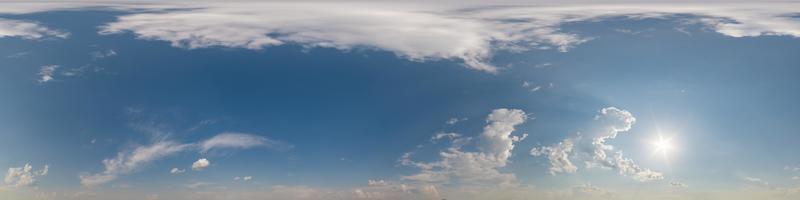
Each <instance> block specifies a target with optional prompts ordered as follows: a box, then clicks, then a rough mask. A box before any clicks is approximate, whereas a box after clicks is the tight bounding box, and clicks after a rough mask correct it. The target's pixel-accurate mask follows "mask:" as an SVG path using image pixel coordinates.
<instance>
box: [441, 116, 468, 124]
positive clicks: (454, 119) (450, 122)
mask: <svg viewBox="0 0 800 200" xmlns="http://www.w3.org/2000/svg"><path fill="white" fill-rule="evenodd" d="M460 121H467V118H466V117H465V118H460V119H459V118H457V117H453V118H450V119H448V120H447V122H446V123H447V124H448V125H453V124H456V123H458V122H460Z"/></svg>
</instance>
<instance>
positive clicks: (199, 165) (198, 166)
mask: <svg viewBox="0 0 800 200" xmlns="http://www.w3.org/2000/svg"><path fill="white" fill-rule="evenodd" d="M209 165H211V162H209V161H208V159H205V158H201V159H199V160H197V161H194V163H192V170H195V171H200V170H203V169H205V168H207V167H208V166H209Z"/></svg>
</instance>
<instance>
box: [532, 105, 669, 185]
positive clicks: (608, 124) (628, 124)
mask: <svg viewBox="0 0 800 200" xmlns="http://www.w3.org/2000/svg"><path fill="white" fill-rule="evenodd" d="M594 122H595V123H597V127H596V128H595V129H593V130H592V131H589V132H588V133H589V134H587V135H583V134H581V133H579V134H578V135H577V136H571V137H567V138H566V139H564V140H563V141H562V142H560V143H558V144H555V145H552V146H543V147H535V148H533V149H532V150H531V155H533V156H544V155H547V158H548V160H549V161H550V173H551V174H553V175H555V174H557V173H574V172H576V171H577V169H578V168H577V167H576V166H575V165H573V164H572V161H571V160H570V156H571V155H588V156H579V157H578V159H581V160H583V162H584V163H586V167H587V168H593V167H598V168H603V169H615V170H617V171H618V172H619V174H621V175H624V176H630V177H631V178H633V179H634V180H637V181H641V182H646V181H655V180H662V179H664V176H663V174H662V173H661V172H656V171H653V170H650V169H647V168H642V167H640V166H639V165H637V164H636V163H635V162H634V161H633V160H632V159H630V158H625V157H623V156H622V151H621V150H617V151H615V152H613V153H614V154H613V156H608V152H611V151H612V150H614V149H615V148H614V146H612V145H609V144H606V142H607V140H610V139H614V138H616V137H617V135H618V134H620V133H624V132H627V131H628V130H630V129H631V128H632V126H633V124H634V123H635V122H636V118H635V117H633V114H631V113H630V112H628V111H626V110H622V109H619V108H615V107H608V108H603V109H601V110H600V112H599V114H598V115H596V116H595V118H594Z"/></svg>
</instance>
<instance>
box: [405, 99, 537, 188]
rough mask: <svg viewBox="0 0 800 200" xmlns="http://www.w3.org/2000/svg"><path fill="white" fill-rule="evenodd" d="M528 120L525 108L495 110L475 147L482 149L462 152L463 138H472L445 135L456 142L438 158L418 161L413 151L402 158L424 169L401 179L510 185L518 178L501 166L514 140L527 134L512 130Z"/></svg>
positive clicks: (407, 162) (508, 154)
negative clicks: (499, 169) (430, 160)
mask: <svg viewBox="0 0 800 200" xmlns="http://www.w3.org/2000/svg"><path fill="white" fill-rule="evenodd" d="M527 119H528V116H527V115H526V114H525V112H523V111H522V110H517V109H505V108H502V109H495V110H494V111H492V113H491V114H489V116H488V117H487V119H486V121H487V123H488V125H486V126H485V127H484V129H483V132H482V133H481V134H480V135H479V136H478V140H477V143H476V146H477V149H478V150H479V151H475V152H470V151H463V150H461V146H462V145H465V143H464V141H469V140H465V139H464V138H461V137H460V135H458V134H445V135H447V136H449V137H451V138H453V139H452V141H453V144H452V146H451V147H450V148H448V149H447V150H445V151H442V152H440V153H439V155H440V157H441V159H440V160H439V161H434V162H416V161H413V160H411V158H410V157H411V154H410V153H408V154H405V155H404V156H403V157H401V158H400V163H401V164H402V165H406V166H414V167H417V168H419V169H420V170H421V172H420V173H417V174H414V175H410V176H404V177H402V179H403V180H408V181H413V182H421V183H445V182H449V181H458V182H460V183H463V184H511V183H513V182H514V181H515V180H516V178H515V176H514V174H510V173H503V172H500V171H498V168H501V167H504V166H506V165H507V163H508V162H509V161H508V159H509V157H510V156H511V150H513V149H514V143H515V142H518V141H520V140H522V139H524V137H525V136H522V137H518V136H514V135H511V133H512V132H514V130H515V126H517V125H519V124H522V123H524V122H525V121H526V120H527ZM437 136H438V135H437ZM437 136H434V138H437ZM443 137H444V136H442V137H438V138H443ZM459 141H461V142H459Z"/></svg>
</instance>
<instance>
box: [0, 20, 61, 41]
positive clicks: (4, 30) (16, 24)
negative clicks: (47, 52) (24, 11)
mask: <svg viewBox="0 0 800 200" xmlns="http://www.w3.org/2000/svg"><path fill="white" fill-rule="evenodd" d="M67 36H69V33H67V32H63V31H59V30H53V29H50V28H47V27H44V26H42V25H41V24H39V23H36V22H31V21H20V20H11V19H3V18H0V38H4V37H20V38H23V39H40V38H47V37H53V38H66V37H67Z"/></svg>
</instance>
